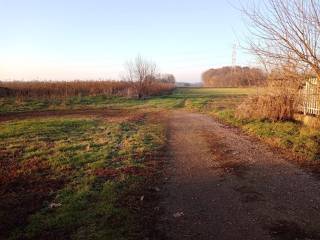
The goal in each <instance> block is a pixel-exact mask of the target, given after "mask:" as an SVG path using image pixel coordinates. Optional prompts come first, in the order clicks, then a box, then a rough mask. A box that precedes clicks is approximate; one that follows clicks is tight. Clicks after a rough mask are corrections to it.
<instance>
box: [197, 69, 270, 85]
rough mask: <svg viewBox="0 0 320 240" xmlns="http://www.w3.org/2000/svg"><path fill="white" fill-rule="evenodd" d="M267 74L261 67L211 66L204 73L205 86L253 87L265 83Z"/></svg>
mask: <svg viewBox="0 0 320 240" xmlns="http://www.w3.org/2000/svg"><path fill="white" fill-rule="evenodd" d="M266 78H267V76H266V74H265V73H264V72H263V71H262V70H261V69H259V68H250V67H240V66H236V67H229V66H227V67H222V68H211V69H209V70H207V71H205V72H204V73H203V74H202V82H203V85H204V86H205V87H251V86H260V85H263V84H264V83H265V81H266Z"/></svg>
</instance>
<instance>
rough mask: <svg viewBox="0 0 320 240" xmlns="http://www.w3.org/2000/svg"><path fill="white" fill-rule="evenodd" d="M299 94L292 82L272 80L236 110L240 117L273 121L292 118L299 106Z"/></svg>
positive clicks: (237, 115)
mask: <svg viewBox="0 0 320 240" xmlns="http://www.w3.org/2000/svg"><path fill="white" fill-rule="evenodd" d="M298 98H299V96H298V94H297V88H296V87H295V86H293V85H292V84H290V83H288V82H286V81H282V82H276V81H275V82H270V83H269V85H268V86H267V87H265V88H261V89H260V90H259V93H258V94H256V95H254V96H250V97H248V98H247V99H246V100H245V101H244V102H243V103H242V104H240V106H239V107H238V109H237V111H236V117H237V118H240V119H259V120H262V119H269V120H272V121H279V120H292V119H293V118H294V113H295V111H296V108H297V103H298V100H299V99H298Z"/></svg>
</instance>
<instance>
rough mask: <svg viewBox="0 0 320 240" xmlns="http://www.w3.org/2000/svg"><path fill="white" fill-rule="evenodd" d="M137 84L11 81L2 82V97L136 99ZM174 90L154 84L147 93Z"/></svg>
mask: <svg viewBox="0 0 320 240" xmlns="http://www.w3.org/2000/svg"><path fill="white" fill-rule="evenodd" d="M136 84H137V83H135V82H126V81H10V82H0V97H17V98H20V99H26V98H67V97H72V96H95V95H106V96H122V97H135V96H136V95H137V93H136ZM173 88H174V85H173V84H170V83H162V82H156V81H155V82H153V83H152V84H149V85H148V89H146V92H147V93H148V95H149V96H151V95H158V94H161V93H163V92H165V91H170V90H171V89H173Z"/></svg>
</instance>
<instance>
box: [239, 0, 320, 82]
mask: <svg viewBox="0 0 320 240" xmlns="http://www.w3.org/2000/svg"><path fill="white" fill-rule="evenodd" d="M242 12H243V13H244V15H245V16H246V17H247V19H248V20H249V30H250V33H251V34H250V39H249V41H248V42H249V50H250V51H251V52H253V53H254V54H255V55H256V56H258V58H259V60H261V62H262V63H263V64H264V65H265V67H266V68H267V69H269V70H270V69H274V68H278V69H279V68H282V72H284V71H285V72H287V73H289V75H290V74H296V73H303V75H305V73H312V74H315V75H316V76H317V77H320V59H319V57H320V56H319V53H320V52H319V51H320V49H319V40H320V39H319V37H320V2H319V1H318V0H262V1H258V2H257V1H253V2H252V1H251V2H250V5H249V6H243V7H242ZM291 77H292V76H291Z"/></svg>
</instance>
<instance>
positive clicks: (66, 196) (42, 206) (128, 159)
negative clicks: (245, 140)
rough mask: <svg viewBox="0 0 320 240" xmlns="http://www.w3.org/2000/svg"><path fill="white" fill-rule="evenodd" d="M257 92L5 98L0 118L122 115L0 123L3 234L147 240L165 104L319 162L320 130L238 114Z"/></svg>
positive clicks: (201, 90) (200, 90) (194, 90)
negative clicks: (146, 205) (102, 111)
mask: <svg viewBox="0 0 320 240" xmlns="http://www.w3.org/2000/svg"><path fill="white" fill-rule="evenodd" d="M255 92H256V90H255V89H233V88H226V89H209V88H179V89H176V90H175V91H174V92H173V93H172V94H170V95H166V96H159V97H153V98H149V99H145V100H135V99H126V98H121V97H112V98H110V97H109V98H107V97H103V96H97V97H82V98H79V97H73V98H70V99H68V100H66V101H65V100H56V101H53V100H35V99H30V100H28V101H17V100H16V99H13V98H10V99H2V100H1V101H0V112H1V114H2V115H5V114H7V115H8V114H14V113H16V112H28V111H47V110H54V109H55V110H57V109H60V110H61V109H69V110H72V109H99V108H110V109H117V110H119V111H120V112H121V113H122V115H121V116H120V117H119V118H116V119H114V118H109V117H108V116H103V117H101V116H100V115H99V116H94V115H93V116H86V115H85V114H84V115H83V116H77V117H72V116H64V115H61V114H59V115H57V116H52V117H46V118H39V117H37V118H36V117H32V116H31V117H29V118H28V119H19V118H18V119H15V120H10V121H3V122H0V182H1V185H0V239H2V238H4V239H6V238H7V239H57V238H60V239H141V238H142V237H144V233H143V231H141V228H142V225H143V224H144V223H143V221H144V219H143V218H142V216H141V212H142V210H141V201H142V200H141V196H142V195H144V194H145V191H146V190H145V189H147V188H150V184H153V182H152V178H154V177H155V175H156V174H157V172H158V171H159V170H160V168H161V159H162V158H161V157H160V156H161V153H160V152H161V149H163V148H164V147H165V145H166V124H165V121H163V120H162V118H161V116H162V115H163V112H168V111H170V110H174V109H184V110H188V111H197V112H202V113H205V114H209V115H212V116H214V117H216V118H219V119H221V120H222V121H224V122H226V123H228V124H231V125H234V126H237V127H240V128H242V129H243V130H244V131H246V132H248V133H249V134H253V135H255V136H258V137H260V138H261V139H262V140H264V141H266V142H268V143H270V144H272V145H275V146H278V147H281V148H285V149H289V150H291V151H293V152H295V153H297V154H302V155H304V156H307V157H309V158H310V159H318V157H319V142H320V134H319V132H318V131H317V130H315V129H311V128H308V127H305V126H303V125H301V124H300V123H298V122H277V123H272V122H269V121H257V120H252V121H250V120H246V121H243V120H238V119H236V118H235V116H234V113H235V110H236V108H237V106H238V105H239V103H241V101H242V100H243V99H244V98H245V97H246V96H247V95H248V94H254V93H255ZM160 113H161V114H160ZM123 115H126V117H125V118H124V117H123ZM127 115H128V116H127ZM159 159H160V160H159ZM148 181H151V182H148ZM151 186H152V185H151ZM12 209H14V211H12Z"/></svg>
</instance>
